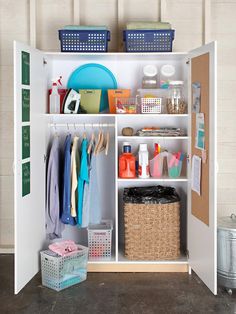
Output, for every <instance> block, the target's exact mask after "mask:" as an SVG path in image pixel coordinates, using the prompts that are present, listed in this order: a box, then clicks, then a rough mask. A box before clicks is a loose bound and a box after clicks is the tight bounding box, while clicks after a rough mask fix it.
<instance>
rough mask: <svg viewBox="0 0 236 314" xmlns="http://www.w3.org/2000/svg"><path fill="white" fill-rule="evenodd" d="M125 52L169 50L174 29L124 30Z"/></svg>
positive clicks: (170, 49)
mask: <svg viewBox="0 0 236 314" xmlns="http://www.w3.org/2000/svg"><path fill="white" fill-rule="evenodd" d="M123 36H124V38H123V39H124V41H125V50H126V51H127V52H171V51H172V42H173V40H174V36H175V31H174V30H125V31H124V33H123Z"/></svg>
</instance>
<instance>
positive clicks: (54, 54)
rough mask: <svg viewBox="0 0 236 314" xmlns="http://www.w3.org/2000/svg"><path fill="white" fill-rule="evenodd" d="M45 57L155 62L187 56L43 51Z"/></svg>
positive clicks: (147, 53) (177, 59)
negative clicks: (142, 59)
mask: <svg viewBox="0 0 236 314" xmlns="http://www.w3.org/2000/svg"><path fill="white" fill-rule="evenodd" d="M44 54H45V56H46V57H48V58H50V59H52V60H58V61H60V60H62V61H63V60H78V59H82V60H83V59H84V60H99V59H101V60H105V59H111V60H114V59H115V60H117V59H125V60H126V59H132V60H140V58H145V59H147V60H152V61H153V60H157V61H161V60H162V61H168V60H169V61H182V60H185V59H186V58H187V56H188V54H187V53H186V52H164V53H163V52H101V53H100V52H86V53H84V52H54V51H45V52H44Z"/></svg>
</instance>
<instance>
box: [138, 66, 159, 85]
mask: <svg viewBox="0 0 236 314" xmlns="http://www.w3.org/2000/svg"><path fill="white" fill-rule="evenodd" d="M157 74H158V69H157V67H156V66H155V65H151V64H148V65H145V67H144V68H143V75H144V76H143V81H142V88H147V89H150V88H157V87H158V77H157Z"/></svg>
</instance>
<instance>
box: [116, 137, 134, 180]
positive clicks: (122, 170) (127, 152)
mask: <svg viewBox="0 0 236 314" xmlns="http://www.w3.org/2000/svg"><path fill="white" fill-rule="evenodd" d="M119 177H120V178H123V179H132V178H136V172H135V157H134V155H133V154H132V153H131V145H130V143H127V142H125V143H123V153H122V154H121V155H120V157H119Z"/></svg>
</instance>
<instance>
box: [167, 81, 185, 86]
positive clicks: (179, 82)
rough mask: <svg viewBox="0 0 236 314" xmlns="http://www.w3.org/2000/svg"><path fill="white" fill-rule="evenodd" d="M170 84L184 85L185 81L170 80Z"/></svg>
mask: <svg viewBox="0 0 236 314" xmlns="http://www.w3.org/2000/svg"><path fill="white" fill-rule="evenodd" d="M169 84H170V85H174V86H175V85H184V81H170V83H169Z"/></svg>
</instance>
